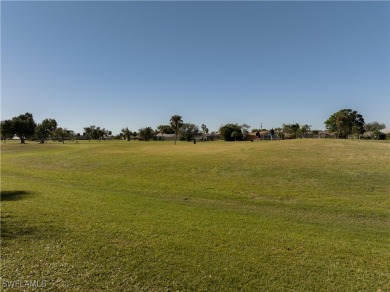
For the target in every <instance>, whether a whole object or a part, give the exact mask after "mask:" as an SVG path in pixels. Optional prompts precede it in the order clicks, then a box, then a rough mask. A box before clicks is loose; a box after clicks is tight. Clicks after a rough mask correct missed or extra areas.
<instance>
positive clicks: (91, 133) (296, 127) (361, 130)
mask: <svg viewBox="0 0 390 292" xmlns="http://www.w3.org/2000/svg"><path fill="white" fill-rule="evenodd" d="M324 124H325V127H326V129H327V130H328V132H329V133H331V134H334V135H336V136H337V137H338V138H347V137H356V138H361V137H363V138H373V139H377V138H378V137H379V135H380V130H382V129H384V128H385V127H386V126H385V124H381V123H378V122H372V123H365V121H364V118H363V116H362V115H361V114H359V113H358V112H357V111H354V110H351V109H342V110H339V111H338V112H335V113H333V114H332V115H331V116H330V117H329V118H328V119H327V120H326V121H325V122H324ZM250 128H251V126H249V125H247V124H242V125H239V124H233V123H229V124H225V125H222V126H221V127H220V128H219V135H220V136H221V138H222V139H224V140H225V141H242V140H246V138H247V136H248V135H250V132H249V129H250ZM255 132H256V133H260V132H262V133H264V132H268V130H267V129H252V131H251V133H255ZM308 132H312V133H313V134H318V132H319V131H318V130H311V126H310V125H308V124H303V125H300V124H298V123H295V124H283V125H282V127H277V128H275V129H272V133H275V134H276V135H277V136H278V137H279V138H281V139H283V138H284V137H285V136H286V135H288V136H289V137H290V138H298V137H299V136H304V135H305V134H306V133H308ZM157 134H161V138H162V139H164V134H174V137H175V140H174V141H175V144H176V141H177V139H178V138H180V139H181V140H186V141H191V140H192V139H194V138H195V137H196V136H198V135H199V134H202V136H203V137H204V136H207V135H208V134H209V129H208V128H207V126H206V125H205V124H202V125H201V127H200V128H199V127H198V126H196V125H195V124H193V123H184V122H183V118H182V116H180V115H173V116H172V117H171V118H170V120H169V124H167V125H159V126H158V127H157V129H155V130H154V129H153V128H152V127H143V128H141V129H139V130H138V132H133V131H131V130H130V129H129V128H128V127H126V128H123V129H122V130H121V133H119V134H118V135H116V136H113V135H112V132H111V131H109V130H107V129H105V128H101V127H98V126H95V125H91V126H88V127H84V132H83V134H82V135H81V134H80V133H75V132H74V131H73V130H69V129H67V128H63V127H58V124H57V121H56V120H55V119H52V118H48V119H44V120H43V121H42V122H41V123H38V124H37V123H36V122H35V121H34V118H33V115H32V114H31V113H28V112H27V113H25V114H21V115H19V116H16V117H13V118H11V119H8V120H3V121H1V136H2V139H4V140H6V139H12V138H13V137H14V136H15V135H16V136H18V137H19V138H20V142H21V143H25V140H26V139H31V140H37V141H39V142H40V143H44V142H45V141H46V140H47V139H54V140H59V141H62V142H64V141H65V140H66V139H72V140H73V139H76V140H77V139H78V138H81V137H83V138H84V139H88V140H91V139H94V140H104V139H107V138H113V137H114V138H117V139H123V140H127V141H130V140H131V139H139V140H143V141H150V140H152V139H157V136H156V135H157ZM388 138H389V137H388Z"/></svg>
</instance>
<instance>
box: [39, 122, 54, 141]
mask: <svg viewBox="0 0 390 292" xmlns="http://www.w3.org/2000/svg"><path fill="white" fill-rule="evenodd" d="M56 129H57V121H56V120H55V119H44V120H43V121H42V123H40V124H38V125H37V126H36V127H35V134H36V135H37V137H38V139H39V140H40V142H41V143H44V142H45V140H46V139H47V138H48V137H49V136H52V135H53V133H54V131H55V130H56Z"/></svg>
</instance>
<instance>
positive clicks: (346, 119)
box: [324, 109, 364, 137]
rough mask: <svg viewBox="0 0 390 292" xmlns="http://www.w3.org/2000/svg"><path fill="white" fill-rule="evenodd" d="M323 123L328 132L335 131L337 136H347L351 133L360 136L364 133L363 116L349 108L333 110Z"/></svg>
mask: <svg viewBox="0 0 390 292" xmlns="http://www.w3.org/2000/svg"><path fill="white" fill-rule="evenodd" d="M324 124H325V126H326V128H327V129H328V130H329V132H331V133H336V134H337V136H338V137H339V136H341V137H347V136H348V135H351V134H355V135H358V136H360V134H363V133H364V119H363V116H362V115H361V114H359V113H358V112H357V111H353V110H351V109H342V110H339V111H338V112H335V113H334V114H332V115H331V116H330V117H329V119H327V120H326V121H325V122H324Z"/></svg>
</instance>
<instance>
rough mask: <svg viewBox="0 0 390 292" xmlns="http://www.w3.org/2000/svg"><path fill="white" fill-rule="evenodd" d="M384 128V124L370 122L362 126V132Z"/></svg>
mask: <svg viewBox="0 0 390 292" xmlns="http://www.w3.org/2000/svg"><path fill="white" fill-rule="evenodd" d="M384 128H386V125H385V124H380V123H378V122H371V123H367V124H365V125H364V130H365V131H366V132H374V131H380V130H383V129H384Z"/></svg>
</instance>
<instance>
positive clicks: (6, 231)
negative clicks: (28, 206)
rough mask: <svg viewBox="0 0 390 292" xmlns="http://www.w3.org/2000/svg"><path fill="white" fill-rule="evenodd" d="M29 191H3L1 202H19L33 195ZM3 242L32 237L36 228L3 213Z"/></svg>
mask: <svg viewBox="0 0 390 292" xmlns="http://www.w3.org/2000/svg"><path fill="white" fill-rule="evenodd" d="M32 194H33V193H32V192H29V191H22V190H17V191H1V196H0V197H1V202H4V201H18V200H22V199H24V198H26V196H30V195H32ZM0 229H1V241H2V244H5V241H4V240H5V239H13V238H17V237H20V236H26V235H31V234H33V233H34V232H35V228H33V227H29V226H28V224H26V222H23V221H20V220H17V218H16V217H14V216H12V215H10V214H9V213H8V212H4V211H3V210H2V212H1V228H0Z"/></svg>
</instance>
